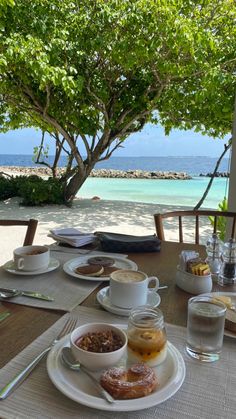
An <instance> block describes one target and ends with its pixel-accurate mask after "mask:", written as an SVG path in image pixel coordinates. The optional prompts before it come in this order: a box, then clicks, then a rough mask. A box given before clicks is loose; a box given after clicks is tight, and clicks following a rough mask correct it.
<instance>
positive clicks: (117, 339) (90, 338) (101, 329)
mask: <svg viewBox="0 0 236 419" xmlns="http://www.w3.org/2000/svg"><path fill="white" fill-rule="evenodd" d="M70 345H71V350H72V353H73V355H74V357H75V359H76V360H77V361H79V362H80V363H81V364H82V365H84V366H85V367H86V368H88V369H89V370H92V371H96V370H100V369H103V368H109V367H111V366H114V365H116V364H117V363H118V362H119V361H120V360H121V358H122V357H123V356H124V355H125V354H126V348H127V336H126V333H125V332H124V331H123V330H122V329H120V328H119V327H117V326H114V325H111V324H107V323H88V324H85V325H83V326H80V327H78V328H77V329H75V330H74V331H73V332H72V333H71V335H70ZM112 348H115V349H114V350H113V349H112ZM108 349H109V350H108ZM100 351H101V352H100ZM102 351H103V352H102Z"/></svg>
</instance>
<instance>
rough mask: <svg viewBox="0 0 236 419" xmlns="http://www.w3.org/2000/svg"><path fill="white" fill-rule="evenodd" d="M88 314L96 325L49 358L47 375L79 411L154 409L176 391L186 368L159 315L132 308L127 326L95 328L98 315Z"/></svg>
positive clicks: (66, 340)
mask: <svg viewBox="0 0 236 419" xmlns="http://www.w3.org/2000/svg"><path fill="white" fill-rule="evenodd" d="M92 314H93V315H94V318H97V322H89V323H87V322H83V321H82V323H84V324H82V325H80V326H79V327H77V328H76V329H75V330H74V331H73V332H72V333H71V334H70V335H69V336H66V337H65V338H63V339H62V340H61V341H60V342H58V344H57V345H55V346H54V347H53V348H52V350H51V351H50V353H49V355H48V359H47V371H48V374H49V377H50V379H51V381H52V382H53V384H54V385H55V386H56V388H57V389H58V390H60V391H61V392H62V393H63V394H65V395H66V396H67V397H69V398H70V399H72V400H74V401H76V402H78V403H80V404H82V405H85V406H88V407H92V408H95V409H101V410H108V411H117V412H118V411H121V412H122V411H126V412H128V411H137V410H142V409H145V408H149V407H152V406H155V405H158V404H159V403H162V402H163V401H164V400H167V399H169V398H170V397H172V396H173V395H174V394H175V393H176V392H177V391H178V390H179V388H180V387H181V385H182V384H183V381H184V379H185V363H184V360H183V357H182V355H181V354H180V352H179V351H178V349H177V348H176V347H175V346H174V345H173V344H172V343H171V342H169V341H168V340H167V335H166V330H165V325H164V319H163V314H162V312H161V311H160V310H159V309H153V308H152V307H150V306H139V307H136V308H134V309H133V310H132V311H131V312H130V315H129V320H128V325H119V324H111V323H107V322H105V323H104V322H102V323H101V322H100V323H99V318H100V315H99V312H98V311H95V310H94V313H92ZM80 318H81V317H80ZM140 324H142V327H141V328H140ZM101 348H103V349H102V350H101ZM80 364H81V365H80ZM76 371H77V374H76ZM78 373H79V374H80V375H81V379H78ZM88 375H89V376H90V378H89V376H88ZM91 377H92V379H91ZM94 382H95V383H94ZM98 385H100V386H101V387H102V389H103V390H105V394H104V392H102V389H101V387H100V388H98ZM107 393H108V394H107ZM107 396H108V397H107ZM109 396H110V398H109Z"/></svg>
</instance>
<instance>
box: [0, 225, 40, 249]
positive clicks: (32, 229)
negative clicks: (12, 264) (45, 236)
mask: <svg viewBox="0 0 236 419" xmlns="http://www.w3.org/2000/svg"><path fill="white" fill-rule="evenodd" d="M37 225H38V220H34V219H30V220H6V219H4V220H0V226H26V227H27V230H26V234H25V238H24V243H23V246H28V245H31V244H32V243H33V240H34V236H35V233H36V228H37Z"/></svg>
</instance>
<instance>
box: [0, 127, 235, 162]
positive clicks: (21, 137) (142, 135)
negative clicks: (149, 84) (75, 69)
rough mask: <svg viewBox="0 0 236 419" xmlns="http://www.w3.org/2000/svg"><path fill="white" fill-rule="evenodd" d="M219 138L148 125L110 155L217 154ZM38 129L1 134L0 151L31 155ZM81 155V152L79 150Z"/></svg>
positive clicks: (220, 150) (220, 141)
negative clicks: (165, 131)
mask: <svg viewBox="0 0 236 419" xmlns="http://www.w3.org/2000/svg"><path fill="white" fill-rule="evenodd" d="M228 138H229V136H228V137H226V138H225V139H224V140H222V139H219V138H211V137H208V136H203V135H201V134H199V133H195V132H193V131H180V130H173V131H172V132H171V134H170V135H169V136H168V137H167V136H165V134H164V130H163V128H162V127H159V126H155V125H151V124H147V125H146V126H145V127H144V129H143V130H142V131H141V132H139V133H135V134H132V135H130V137H129V138H127V139H126V141H125V142H124V147H123V148H121V149H118V150H116V151H115V153H114V154H113V156H117V157H118V156H120V157H122V156H123V157H124V156H132V157H139V156H152V157H154V156H211V157H219V156H220V154H221V153H222V152H223V150H224V144H225V143H226V142H227V139H228ZM40 140H41V132H40V131H36V130H34V129H22V130H16V131H9V132H7V133H6V134H0V154H17V155H20V154H29V155H32V154H33V148H34V147H35V146H37V145H39V144H40ZM46 143H47V144H48V145H49V147H50V149H49V150H50V151H49V154H54V147H53V141H51V140H50V139H49V137H48V139H47V141H46ZM82 154H83V153H82Z"/></svg>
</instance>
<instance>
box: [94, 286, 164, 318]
mask: <svg viewBox="0 0 236 419" xmlns="http://www.w3.org/2000/svg"><path fill="white" fill-rule="evenodd" d="M109 288H110V287H105V288H102V289H101V290H100V291H98V293H97V301H98V302H99V304H100V305H101V306H102V307H103V308H104V309H105V310H107V311H109V312H110V313H113V314H118V315H120V316H127V317H128V316H129V314H130V311H131V309H130V308H121V307H117V306H115V305H113V304H112V303H111V300H110V295H109ZM160 302H161V297H160V295H159V294H157V293H156V292H153V291H149V292H148V297H147V302H146V304H147V305H150V306H152V307H157V306H159V304H160Z"/></svg>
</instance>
